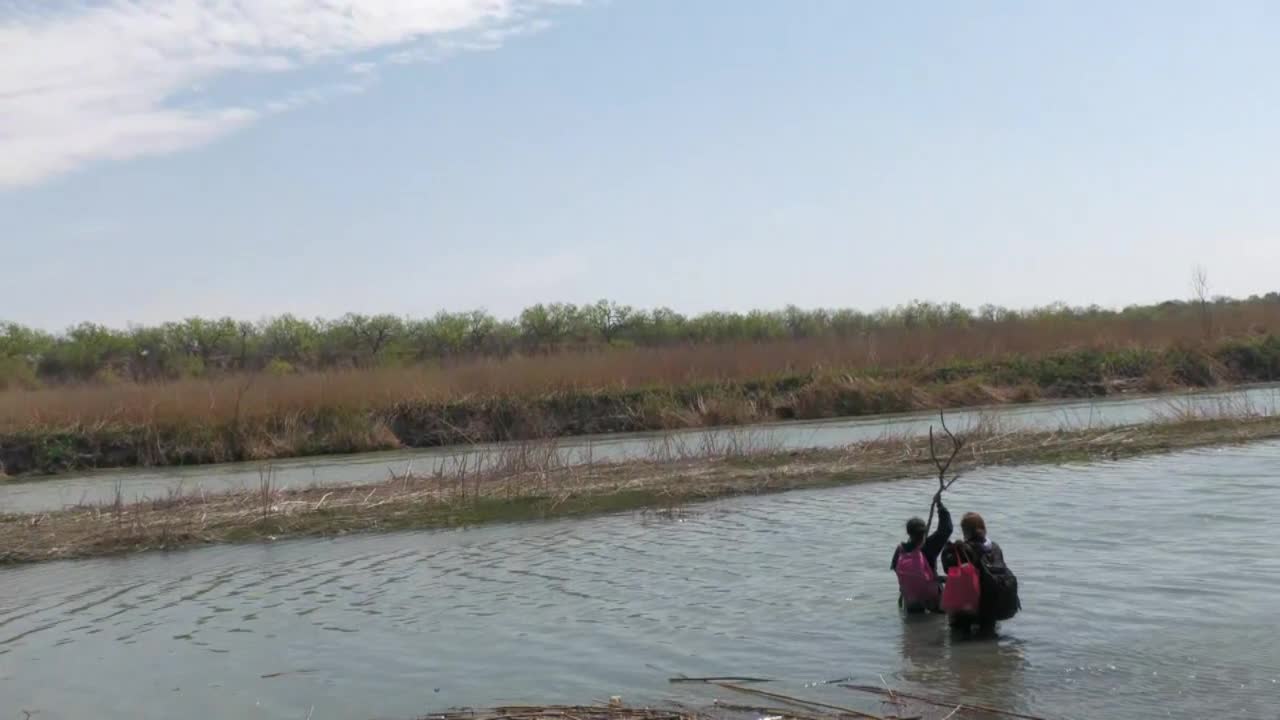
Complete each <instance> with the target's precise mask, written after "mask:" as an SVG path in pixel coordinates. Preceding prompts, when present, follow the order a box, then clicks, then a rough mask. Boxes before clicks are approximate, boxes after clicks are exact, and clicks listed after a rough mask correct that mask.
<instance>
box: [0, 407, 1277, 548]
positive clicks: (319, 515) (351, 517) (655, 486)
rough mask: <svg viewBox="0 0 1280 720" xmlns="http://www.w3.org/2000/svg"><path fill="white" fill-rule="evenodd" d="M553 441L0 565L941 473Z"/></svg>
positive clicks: (865, 452)
mask: <svg viewBox="0 0 1280 720" xmlns="http://www.w3.org/2000/svg"><path fill="white" fill-rule="evenodd" d="M1273 439H1280V417H1238V418H1210V419H1192V420H1186V419H1183V420H1173V421H1168V422H1163V423H1155V424H1140V425H1127V426H1116V427H1110V428H1102V429H1085V430H1068V431H1048V432H1000V431H999V430H998V429H997V428H992V429H986V430H978V431H975V432H974V433H972V434H970V435H969V436H968V437H967V438H966V444H965V448H964V451H963V452H962V453H961V455H960V456H959V457H958V458H957V459H956V463H955V466H954V467H953V470H958V471H961V472H964V471H970V470H973V469H975V468H979V467H983V466H1001V465H1005V466H1008V465H1037V464H1062V463H1067V462H1086V461H1096V460H1119V459H1123V458H1129V457H1135V456H1141V455H1151V454H1157V453H1165V452H1172V451H1177V450H1187V449H1192V448H1197V447H1206V446H1214V445H1228V444H1241V443H1248V442H1256V441H1264V440H1273ZM555 458H556V456H555V450H554V446H553V445H541V446H523V447H520V448H516V449H513V450H510V451H505V452H501V453H494V454H493V455H492V456H491V457H489V458H488V459H487V460H477V461H474V462H473V461H467V462H464V463H460V464H459V465H458V466H457V467H455V468H454V469H453V470H452V471H451V472H449V473H439V474H435V475H432V476H425V477H424V476H401V477H393V478H392V479H390V480H386V481H382V482H378V483H371V484H360V485H351V486H346V487H341V486H339V487H332V486H330V487H314V488H305V489H289V490H282V489H278V488H275V487H273V485H272V479H271V475H270V473H269V472H264V473H263V475H262V482H261V484H260V487H259V488H258V489H254V490H248V491H241V492H236V493H229V494H225V495H211V496H189V495H176V494H175V495H171V496H170V497H167V498H162V499H157V500H147V501H142V502H138V503H133V504H125V503H124V502H123V501H122V500H121V498H120V497H119V494H117V498H116V501H115V502H114V503H111V504H107V505H101V506H92V507H78V508H70V509H66V510H61V511H57V512H52V513H42V514H17V515H2V516H0V564H22V563H33V562H43V561H51V560H59V559H71V558H87V557H97V556H108V555H122V554H131V553H136V552H144V551H152V550H176V549H181V548H187V547H196V546H203V545H212V544H234V543H249V542H263V541H274V540H281V539H286V538H301V537H335V536H341V535H346V534H353V533H370V532H395V531H405V530H420V529H435V528H456V527H467V526H474V525H481V524H486V523H494V522H516V521H531V520H542V519H551V518H561V517H574V516H585V515H599V514H606V513H613V512H623V511H635V510H654V511H658V512H662V513H674V512H677V511H679V510H680V509H681V508H682V507H683V506H685V505H688V504H692V503H698V502H704V501H709V500H715V499H720V498H728V497H734V496H741V495H757V494H766V493H774V492H783V491H787V490H798V489H816V488H823V487H834V486H842V485H853V484H859V483H865V482H877V481H888V480H897V479H907V478H920V477H929V476H932V475H934V474H935V472H936V471H935V469H934V467H933V465H932V463H931V461H930V459H929V452H928V441H927V439H924V438H913V439H902V438H898V439H884V440H876V441H869V442H863V443H857V444H854V445H850V446H847V447H843V448H836V449H820V450H808V451H776V450H768V449H765V450H757V449H752V448H749V447H741V446H734V447H729V448H723V449H720V450H717V451H706V453H705V454H703V455H701V456H698V457H679V456H676V457H664V458H655V459H652V460H638V461H627V462H619V463H600V464H592V465H576V466H571V465H564V464H562V463H560V462H559V461H558V460H556V459H555Z"/></svg>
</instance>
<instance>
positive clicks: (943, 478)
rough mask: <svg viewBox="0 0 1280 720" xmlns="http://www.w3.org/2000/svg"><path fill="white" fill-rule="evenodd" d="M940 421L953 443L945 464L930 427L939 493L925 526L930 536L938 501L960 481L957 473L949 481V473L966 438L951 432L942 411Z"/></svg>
mask: <svg viewBox="0 0 1280 720" xmlns="http://www.w3.org/2000/svg"><path fill="white" fill-rule="evenodd" d="M938 419H939V420H940V421H941V423H942V431H943V432H944V433H946V435H947V439H948V440H949V441H950V442H951V454H950V455H948V456H947V459H946V461H945V462H943V461H942V460H939V459H938V449H937V447H936V443H935V441H934V435H933V426H932V425H930V426H929V458H930V459H931V460H933V464H934V466H935V467H937V468H938V492H937V494H935V495H934V496H933V501H932V502H931V503H929V520H928V521H927V522H925V524H924V532H925V535H928V534H929V529H930V528H931V527H932V526H933V514H934V512H935V511H936V510H937V507H938V501H939V500H941V499H942V493H943V492H945V491H946V490H947V489H948V488H950V487H951V486H952V485H953V484H955V481H956V480H959V479H960V474H959V473H956V474H955V475H953V476H951V479H950V480H947V471H948V470H950V469H951V463H953V462H955V459H956V456H958V455H959V454H960V449H961V448H963V447H964V438H962V437H960V436H958V435H956V434H955V433H953V432H951V428H949V427H947V416H946V413H945V412H944V411H942V410H939V411H938Z"/></svg>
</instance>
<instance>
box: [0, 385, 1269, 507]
mask: <svg viewBox="0 0 1280 720" xmlns="http://www.w3.org/2000/svg"><path fill="white" fill-rule="evenodd" d="M1240 411H1249V412H1255V413H1263V414H1277V413H1280V385H1266V386H1257V387H1251V388H1247V389H1242V390H1231V391H1227V392H1199V393H1184V394H1177V395H1157V396H1144V397H1133V398H1117V399H1104V400H1086V401H1074V402H1052V403H1036V404H1033V405H1014V406H1010V405H1003V406H994V407H987V408H979V409H971V410H962V411H949V412H948V413H947V418H948V424H949V425H950V426H952V427H953V428H954V429H961V430H962V429H964V428H966V427H970V426H972V425H973V424H974V423H978V422H996V423H998V424H999V425H1000V426H1001V427H1004V428H1007V429H1022V430H1056V429H1060V428H1087V427H1100V426H1109V425H1125V424H1130V423H1140V422H1148V421H1150V420H1152V418H1153V417H1155V416H1159V415H1164V414H1169V413H1182V412H1198V413H1210V414H1212V413H1218V412H1223V413H1227V414H1230V413H1235V412H1240ZM937 420H938V416H937V414H935V413H932V412H927V413H909V414H902V415H890V416H876V417H869V418H859V419H846V420H831V421H823V422H789V423H774V424H765V425H754V426H749V427H746V428H739V429H734V430H718V429H712V430H686V431H680V432H676V433H665V434H655V433H637V434H628V435H613V436H593V437H579V438H568V439H562V440H559V441H556V443H555V446H556V453H557V455H558V456H559V459H560V461H562V462H567V463H575V462H584V463H585V462H602V461H609V460H626V459H636V458H645V457H650V456H651V455H652V454H653V453H655V452H657V453H659V454H661V453H663V452H666V451H669V450H670V449H671V446H672V445H673V444H674V445H676V446H677V449H679V448H684V449H685V450H690V451H694V452H697V451H698V450H699V449H700V448H702V447H704V446H706V445H708V444H710V445H712V446H716V445H719V446H723V445H725V444H727V443H733V442H741V441H743V439H744V438H745V441H746V442H749V443H751V444H753V445H756V446H767V447H775V448H779V449H788V450H793V449H804V448H818V447H840V446H844V445H848V444H850V443H854V442H858V441H863V440H874V439H877V438H881V437H886V436H910V435H923V434H924V433H927V432H928V430H929V426H930V425H931V424H936V423H937ZM512 445H513V444H512V443H506V444H488V445H479V446H470V447H465V448H462V447H456V446H455V447H445V448H433V449H429V450H411V451H395V452H379V453H363V454H359V455H345V456H332V455H330V456H323V457H311V458H295V459H289V460H277V461H273V462H271V463H269V464H267V463H229V464H224V465H200V466H193V467H185V468H181V467H179V468H143V469H136V468H135V469H126V470H108V471H97V472H89V473H78V474H71V475H64V476H59V477H57V478H56V479H32V481H31V482H16V483H15V482H11V483H7V484H0V512H23V513H34V512H47V511H50V510H58V509H61V508H64V507H66V506H69V505H77V504H86V503H87V504H106V503H110V502H111V501H112V500H113V499H114V497H115V493H116V491H117V489H118V490H119V492H120V494H121V497H122V499H123V500H124V501H125V502H131V501H136V500H141V499H146V498H162V497H165V496H166V495H168V494H169V493H173V492H182V493H197V494H198V493H200V492H205V493H217V492H227V491H231V490H244V489H252V488H257V487H258V485H259V482H260V479H261V475H262V473H263V472H265V471H266V469H267V468H268V467H269V468H270V472H271V481H272V484H273V485H274V486H276V487H305V486H311V485H350V484H353V483H368V482H377V481H379V480H385V479H387V478H388V477H389V474H390V473H392V472H397V473H403V472H405V471H406V470H413V471H415V472H432V471H435V470H439V469H448V468H450V467H455V466H456V464H457V463H458V462H459V461H460V460H461V459H463V458H464V457H466V456H476V455H483V454H488V453H493V452H495V451H499V452H500V451H502V450H503V449H504V448H510V447H511V446H512Z"/></svg>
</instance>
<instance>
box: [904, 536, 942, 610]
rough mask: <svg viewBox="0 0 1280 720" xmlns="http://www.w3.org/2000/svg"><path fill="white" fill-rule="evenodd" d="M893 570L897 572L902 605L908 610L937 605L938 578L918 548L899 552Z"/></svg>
mask: <svg viewBox="0 0 1280 720" xmlns="http://www.w3.org/2000/svg"><path fill="white" fill-rule="evenodd" d="M895 571H896V572H897V573H898V590H899V591H901V592H902V604H903V607H905V608H907V609H908V610H918V609H922V608H932V607H937V605H938V579H937V576H935V575H934V574H933V568H931V567H929V561H928V560H926V559H925V557H924V553H923V552H921V551H920V548H918V547H917V548H916V549H915V550H912V551H911V552H909V553H900V554H899V555H898V564H897V566H896V568H895Z"/></svg>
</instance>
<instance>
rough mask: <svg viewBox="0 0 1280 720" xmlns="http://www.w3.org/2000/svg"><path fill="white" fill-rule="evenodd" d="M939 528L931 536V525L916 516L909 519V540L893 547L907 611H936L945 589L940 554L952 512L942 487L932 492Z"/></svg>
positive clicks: (893, 565)
mask: <svg viewBox="0 0 1280 720" xmlns="http://www.w3.org/2000/svg"><path fill="white" fill-rule="evenodd" d="M933 505H934V506H936V508H937V511H938V529H937V530H935V531H934V532H933V534H932V535H929V536H928V537H926V536H925V533H926V532H928V525H927V523H925V521H924V520H922V519H920V518H918V517H913V518H911V519H910V520H908V521H907V540H906V542H904V543H902V544H900V545H898V546H897V547H896V548H894V550H893V560H892V561H891V562H890V563H889V569H890V570H893V571H894V572H895V573H897V575H898V591H899V592H898V606H899V607H901V608H903V609H904V610H906V611H907V612H908V613H913V614H914V613H923V612H937V611H938V609H939V607H938V599H939V597H940V596H941V593H942V586H941V582H942V581H941V580H939V576H938V556H939V555H940V554H941V553H942V550H943V548H945V547H946V546H947V541H948V540H950V539H951V533H952V531H953V529H954V528H953V527H952V525H951V513H950V512H948V511H947V508H946V506H944V505H943V504H942V490H938V492H937V494H935V495H934V496H933Z"/></svg>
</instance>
